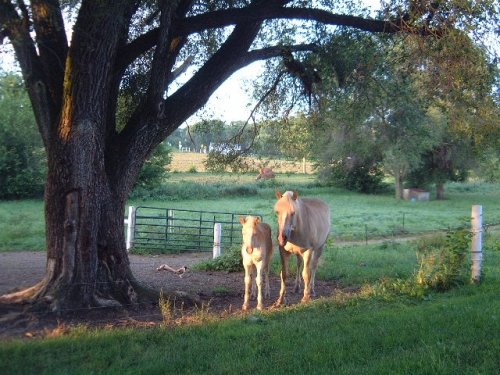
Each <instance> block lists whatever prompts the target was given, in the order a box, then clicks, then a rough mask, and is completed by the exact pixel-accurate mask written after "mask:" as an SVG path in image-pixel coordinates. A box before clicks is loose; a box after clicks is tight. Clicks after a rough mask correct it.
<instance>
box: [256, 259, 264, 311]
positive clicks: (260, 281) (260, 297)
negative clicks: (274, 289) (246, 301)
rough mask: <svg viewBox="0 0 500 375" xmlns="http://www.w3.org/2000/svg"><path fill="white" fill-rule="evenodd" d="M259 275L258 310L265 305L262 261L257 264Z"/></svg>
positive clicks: (257, 277) (257, 281)
mask: <svg viewBox="0 0 500 375" xmlns="http://www.w3.org/2000/svg"><path fill="white" fill-rule="evenodd" d="M256 268H257V276H256V277H255V281H256V283H257V310H262V309H263V307H264V305H263V304H262V268H263V267H262V261H261V262H258V263H257V264H256Z"/></svg>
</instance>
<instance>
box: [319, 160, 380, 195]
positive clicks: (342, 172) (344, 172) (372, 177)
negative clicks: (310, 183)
mask: <svg viewBox="0 0 500 375" xmlns="http://www.w3.org/2000/svg"><path fill="white" fill-rule="evenodd" d="M383 178H384V174H383V172H382V169H381V167H380V166H378V165H372V166H367V165H362V164H355V165H352V166H349V167H347V166H346V165H345V164H343V163H338V164H335V165H333V166H330V167H328V168H326V169H323V170H322V171H321V174H320V179H321V180H323V181H324V182H326V183H327V184H329V185H333V186H337V187H341V188H345V189H347V190H351V191H356V192H359V193H365V194H366V193H378V192H381V191H384V190H385V189H386V186H385V184H384V183H383Z"/></svg>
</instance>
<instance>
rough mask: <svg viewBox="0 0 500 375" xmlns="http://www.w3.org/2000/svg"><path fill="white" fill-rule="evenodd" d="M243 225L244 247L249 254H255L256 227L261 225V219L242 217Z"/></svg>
mask: <svg viewBox="0 0 500 375" xmlns="http://www.w3.org/2000/svg"><path fill="white" fill-rule="evenodd" d="M240 223H241V225H242V228H241V234H242V236H243V246H244V248H245V250H246V252H247V253H248V254H252V253H253V248H254V238H255V233H256V229H255V228H256V227H257V225H258V224H259V223H260V218H259V217H256V216H247V217H243V216H240Z"/></svg>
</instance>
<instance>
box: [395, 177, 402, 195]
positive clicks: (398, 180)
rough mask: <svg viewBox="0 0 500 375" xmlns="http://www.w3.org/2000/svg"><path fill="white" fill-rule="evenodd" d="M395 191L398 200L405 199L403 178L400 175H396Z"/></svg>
mask: <svg viewBox="0 0 500 375" xmlns="http://www.w3.org/2000/svg"><path fill="white" fill-rule="evenodd" d="M394 180H395V182H394V191H395V198H396V199H398V200H399V199H402V198H403V178H402V176H401V174H400V173H396V174H395V175H394Z"/></svg>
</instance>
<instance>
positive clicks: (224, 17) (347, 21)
mask: <svg viewBox="0 0 500 375" xmlns="http://www.w3.org/2000/svg"><path fill="white" fill-rule="evenodd" d="M270 19H288V20H309V21H317V22H320V23H323V24H325V25H334V26H349V27H353V28H357V29H359V30H364V31H369V32H376V33H396V32H399V31H402V30H407V29H408V25H407V24H406V23H405V21H404V16H401V17H398V18H393V19H391V20H374V19H367V18H363V17H358V16H350V15H343V14H334V13H331V12H328V11H325V10H320V9H311V8H281V7H274V8H265V11H263V10H262V9H261V7H255V8H250V7H247V8H239V9H226V10H218V11H213V12H209V13H204V14H200V15H196V16H192V17H187V18H183V19H181V20H179V21H178V22H177V24H175V25H174V27H175V35H179V36H180V35H184V36H185V35H190V34H194V33H199V32H201V31H203V30H206V29H210V28H220V27H226V26H231V25H235V24H237V23H239V22H242V21H255V22H261V21H264V20H270ZM414 32H418V33H420V34H431V32H430V30H428V29H422V30H421V29H417V30H415V31H414ZM157 33H158V29H153V30H151V31H149V32H147V33H145V34H143V35H141V36H139V37H138V38H137V39H135V40H134V41H132V42H130V43H129V44H128V45H127V46H126V47H125V48H124V49H123V51H121V52H120V56H121V58H122V60H123V61H133V60H134V59H135V58H137V56H140V55H141V54H142V53H144V52H145V51H147V50H148V49H150V48H152V47H154V43H155V40H156V38H157Z"/></svg>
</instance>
